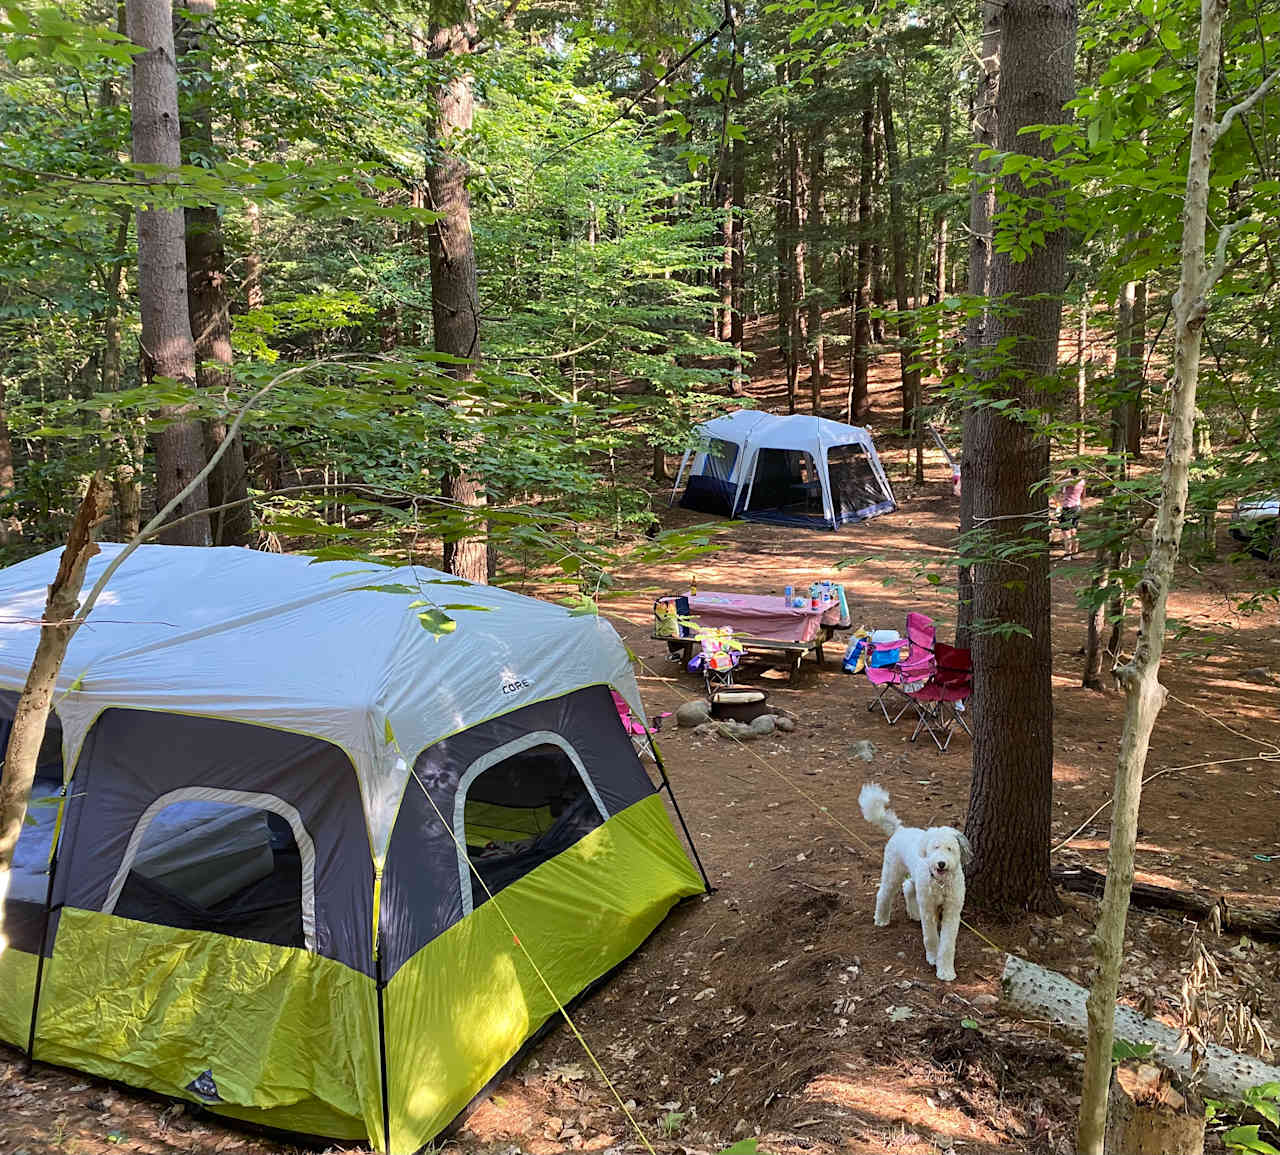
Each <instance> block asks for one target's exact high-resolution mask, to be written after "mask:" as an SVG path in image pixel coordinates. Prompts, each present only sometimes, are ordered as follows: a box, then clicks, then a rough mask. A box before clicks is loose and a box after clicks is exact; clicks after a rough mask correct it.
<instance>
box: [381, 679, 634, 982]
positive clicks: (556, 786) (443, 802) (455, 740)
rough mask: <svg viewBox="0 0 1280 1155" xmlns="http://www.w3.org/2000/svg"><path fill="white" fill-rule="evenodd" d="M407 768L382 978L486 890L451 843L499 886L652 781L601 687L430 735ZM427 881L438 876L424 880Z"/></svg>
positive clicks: (385, 919)
mask: <svg viewBox="0 0 1280 1155" xmlns="http://www.w3.org/2000/svg"><path fill="white" fill-rule="evenodd" d="M414 773H415V776H414V777H412V778H410V780H409V786H408V788H407V790H406V791H405V795H404V798H403V800H402V802H401V806H400V813H399V815H398V816H397V819H396V825H395V829H394V831H393V833H392V835H391V847H390V852H389V854H388V857H387V868H386V872H385V874H384V876H383V881H382V910H381V916H380V919H379V925H380V926H381V930H382V936H383V950H384V958H385V962H386V967H387V971H386V978H388V979H389V978H390V977H391V976H392V975H393V974H395V972H396V971H397V970H398V969H399V968H400V967H401V966H402V965H403V964H404V963H405V962H406V961H407V960H408V959H409V958H411V957H412V956H413V955H414V954H415V953H416V952H417V951H419V950H420V949H421V948H422V947H423V946H425V945H426V944H427V943H428V942H430V941H431V940H432V939H434V938H435V937H436V936H437V935H440V934H442V933H443V932H444V931H446V930H447V929H448V928H449V927H450V926H452V925H453V924H454V923H455V922H457V921H458V920H459V919H460V918H462V917H464V915H465V913H467V912H468V911H469V910H471V909H472V908H473V907H474V906H479V905H481V904H482V903H483V902H484V901H485V900H486V899H487V897H488V892H487V891H486V889H485V886H484V885H481V884H480V883H478V882H477V881H476V879H475V877H474V875H473V874H472V873H471V871H470V869H469V868H468V867H467V864H466V860H465V859H463V860H462V861H461V862H460V861H459V859H460V855H459V849H458V844H459V843H462V844H463V845H466V844H467V843H468V842H471V843H472V845H470V846H469V847H468V851H467V857H468V858H470V860H471V862H472V863H473V864H474V866H475V867H476V869H477V870H479V871H480V873H481V875H482V877H483V878H484V882H485V884H486V885H487V887H488V890H489V891H492V892H493V893H495V894H496V893H498V892H499V891H500V890H501V889H502V888H503V887H504V886H507V885H509V884H510V883H512V882H514V881H516V880H517V879H518V878H521V877H523V876H524V875H525V874H527V873H528V872H529V871H531V870H533V869H534V868H535V867H537V866H539V865H540V864H541V863H543V862H546V861H548V860H549V859H551V858H553V857H555V855H557V854H559V853H561V852H562V851H565V850H567V849H569V847H570V846H572V845H573V844H574V843H575V842H577V841H578V840H579V839H580V838H582V836H583V835H585V834H587V833H589V832H590V831H591V830H594V829H595V828H596V827H597V826H599V825H600V824H601V823H602V822H604V821H605V820H606V819H607V818H609V817H612V816H613V815H614V814H617V813H618V812H619V811H621V810H625V809H626V808H627V807H628V806H630V805H631V804H632V803H634V802H639V801H640V800H641V799H642V798H646V797H648V796H649V795H650V794H652V793H654V790H655V788H654V785H653V783H652V782H651V781H650V780H649V776H648V774H646V773H645V769H644V766H643V765H642V764H641V762H640V759H639V757H638V756H637V755H636V751H635V748H634V746H633V745H632V744H631V740H630V738H629V736H628V735H627V733H626V731H625V730H624V729H623V727H622V723H621V722H620V720H619V718H618V711H617V709H616V707H615V706H614V704H613V698H612V697H611V696H610V693H609V691H608V689H607V688H606V687H604V686H591V687H588V688H586V689H583V690H577V691H575V692H574V693H572V694H566V695H564V696H562V697H559V698H553V699H550V700H548V701H545V702H536V703H534V704H533V705H530V706H525V707H523V708H522V709H519V710H515V711H513V712H512V713H510V714H504V715H502V716H501V717H499V718H494V719H492V720H491V721H488V722H484V723H482V724H481V725H479V726H475V727H473V728H472V729H470V730H467V731H464V732H463V733H460V734H455V735H453V736H452V737H449V738H446V739H444V740H443V741H441V742H437V743H436V744H435V745H433V746H430V747H428V748H427V749H426V750H424V751H423V752H422V754H421V755H420V756H419V757H418V759H417V762H416V763H415V765H414ZM419 781H420V782H421V783H422V785H419ZM424 788H425V790H426V791H429V792H430V798H429V799H428V798H427V797H426V795H425V793H424ZM471 808H474V810H472V809H471ZM472 814H474V819H473V818H472ZM473 820H474V823H475V827H476V829H480V830H482V831H484V833H483V834H481V835H480V836H479V837H478V838H477V837H470V838H469V837H468V834H469V833H473V831H472V827H471V823H472V821H473ZM495 826H497V827H498V828H499V829H498V830H497V831H496V832H495V831H494V829H493V828H494V827H495ZM491 836H492V837H491ZM455 839H456V841H455ZM485 840H488V841H487V842H486V841H485ZM424 878H431V879H437V880H439V881H438V884H437V885H433V886H423V885H422V880H423V879H424ZM464 879H465V881H464Z"/></svg>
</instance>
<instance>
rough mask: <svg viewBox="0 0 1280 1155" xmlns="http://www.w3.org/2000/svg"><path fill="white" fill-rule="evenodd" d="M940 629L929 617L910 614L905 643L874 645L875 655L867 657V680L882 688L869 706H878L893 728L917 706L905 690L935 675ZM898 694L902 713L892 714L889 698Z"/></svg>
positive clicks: (872, 647)
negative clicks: (935, 656)
mask: <svg viewBox="0 0 1280 1155" xmlns="http://www.w3.org/2000/svg"><path fill="white" fill-rule="evenodd" d="M936 635H937V629H936V627H935V626H934V624H933V619H932V618H931V617H929V616H928V615H927V614H918V613H909V614H908V615H907V637H906V640H905V646H906V648H907V653H906V655H905V656H904V655H903V653H902V650H903V648H904V641H903V639H902V638H898V639H896V640H895V641H892V642H875V641H873V642H871V643H870V650H871V652H870V653H869V654H868V655H867V667H866V671H867V681H869V682H870V683H871V684H872V685H873V686H875V687H877V688H878V689H879V691H880V692H879V693H878V694H877V695H876V696H875V699H874V700H873V701H872V702H871V703H870V704H869V705H868V706H867V709H868V710H875V708H876V707H877V706H878V707H879V708H880V712H881V713H882V714H883V715H884V720H885V721H886V722H888V723H890V724H891V725H892V724H893V723H894V722H896V721H897V720H898V719H899V718H901V717H902V715H903V714H905V713H906V712H907V711H908V710H909V709H911V707H912V706H913V705H914V703H913V702H912V700H911V698H910V697H909V696H908V695H907V693H906V691H905V687H907V686H914V685H917V684H919V683H922V682H925V681H927V680H928V678H929V676H930V675H931V674H932V673H933V647H934V639H935V637H936ZM894 695H896V696H897V697H898V698H901V699H902V701H901V704H900V705H899V703H897V702H896V701H895V702H894V704H895V705H899V709H898V712H897V713H896V714H894V715H893V716H892V717H890V715H889V705H890V702H889V700H888V699H889V698H891V697H892V696H894Z"/></svg>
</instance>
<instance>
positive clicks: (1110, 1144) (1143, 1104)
mask: <svg viewBox="0 0 1280 1155" xmlns="http://www.w3.org/2000/svg"><path fill="white" fill-rule="evenodd" d="M1204 1127H1205V1118H1204V1101H1203V1100H1202V1099H1201V1098H1200V1096H1199V1095H1198V1094H1197V1093H1196V1091H1195V1090H1194V1089H1192V1088H1191V1087H1189V1086H1188V1085H1187V1084H1186V1083H1184V1082H1182V1081H1181V1080H1180V1079H1177V1078H1176V1077H1174V1076H1171V1075H1170V1074H1169V1072H1167V1071H1164V1070H1162V1069H1161V1068H1159V1067H1156V1066H1153V1065H1151V1064H1149V1063H1139V1062H1132V1061H1131V1062H1127V1063H1122V1064H1121V1065H1120V1066H1118V1067H1117V1068H1116V1071H1115V1074H1114V1076H1113V1077H1112V1081H1111V1106H1110V1109H1109V1110H1108V1112H1107V1134H1106V1142H1105V1147H1106V1150H1107V1152H1108V1155H1204Z"/></svg>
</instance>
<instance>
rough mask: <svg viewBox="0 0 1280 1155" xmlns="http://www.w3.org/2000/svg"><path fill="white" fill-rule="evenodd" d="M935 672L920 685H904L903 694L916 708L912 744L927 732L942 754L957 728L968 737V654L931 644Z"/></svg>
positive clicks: (970, 670) (970, 677) (970, 684)
mask: <svg viewBox="0 0 1280 1155" xmlns="http://www.w3.org/2000/svg"><path fill="white" fill-rule="evenodd" d="M933 652H934V668H933V670H932V671H930V673H929V677H928V678H927V679H926V680H925V682H924V684H923V685H912V684H906V685H904V686H903V687H902V691H903V693H904V694H906V696H907V697H908V698H909V699H911V701H912V703H914V705H915V708H916V728H915V732H914V733H913V734H912V735H911V741H913V742H914V741H915V740H916V739H917V738H918V737H919V736H920V731H921V730H927V731H928V733H929V737H930V738H932V739H933V744H934V745H935V746H937V747H938V749H939V750H940V751H942V752H944V753H945V752H946V749H947V747H948V746H949V745H951V735H952V734H953V733H954V732H955V729H956V727H957V726H959V727H960V728H961V729H962V730H964V732H965V733H966V734H970V733H971V732H970V730H969V723H968V722H967V721H966V720H965V716H964V708H965V703H966V702H967V701H968V700H969V695H970V694H972V693H973V660H972V658H971V656H970V654H969V651H968V650H960V649H957V648H956V647H955V646H948V645H947V644H946V643H944V642H935V643H934V651H933Z"/></svg>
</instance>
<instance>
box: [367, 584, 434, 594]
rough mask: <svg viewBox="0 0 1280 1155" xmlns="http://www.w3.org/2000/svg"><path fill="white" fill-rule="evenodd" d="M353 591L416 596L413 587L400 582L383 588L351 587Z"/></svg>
mask: <svg viewBox="0 0 1280 1155" xmlns="http://www.w3.org/2000/svg"><path fill="white" fill-rule="evenodd" d="M351 588H352V589H353V590H371V591H372V592H374V593H376V594H416V593H417V592H418V591H417V590H416V589H414V588H413V586H406V585H402V584H401V583H400V582H390V583H388V584H387V585H384V586H352V587H351Z"/></svg>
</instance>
